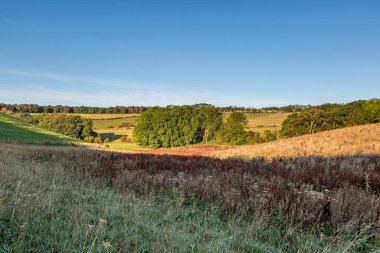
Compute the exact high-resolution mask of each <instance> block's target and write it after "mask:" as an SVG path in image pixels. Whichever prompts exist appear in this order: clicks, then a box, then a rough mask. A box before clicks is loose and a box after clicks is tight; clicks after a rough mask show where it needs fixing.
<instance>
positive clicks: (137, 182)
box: [0, 144, 380, 252]
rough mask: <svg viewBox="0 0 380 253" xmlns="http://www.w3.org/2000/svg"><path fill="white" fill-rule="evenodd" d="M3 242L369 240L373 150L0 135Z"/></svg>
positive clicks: (375, 208)
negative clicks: (149, 145) (156, 148)
mask: <svg viewBox="0 0 380 253" xmlns="http://www.w3.org/2000/svg"><path fill="white" fill-rule="evenodd" d="M0 145H1V149H0V158H1V159H0V191H1V192H3V193H4V194H3V197H2V198H1V202H0V206H1V212H0V217H1V219H0V220H1V230H0V249H1V251H2V252H12V251H16V252H24V251H35V252H56V251H62V250H65V251H75V252H78V251H81V252H83V251H86V252H88V251H90V252H357V251H360V252H370V251H371V250H373V249H374V248H375V247H378V246H380V245H379V244H378V243H379V241H378V239H377V237H376V233H377V232H378V229H379V225H380V224H379V222H380V221H379V216H380V200H379V196H378V192H379V190H380V160H379V157H376V156H352V157H336V158H323V157H303V158H294V159H280V158H279V159H274V160H271V161H269V160H263V159H254V160H248V161H245V160H241V159H228V160H220V159H215V158H206V157H193V156H154V155H144V154H117V153H114V152H104V151H96V150H89V149H85V148H80V147H54V146H50V147H46V146H31V145H28V146H25V145H14V144H0Z"/></svg>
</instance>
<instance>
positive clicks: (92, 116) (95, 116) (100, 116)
mask: <svg viewBox="0 0 380 253" xmlns="http://www.w3.org/2000/svg"><path fill="white" fill-rule="evenodd" d="M70 115H79V116H81V117H83V118H86V119H121V118H135V117H137V116H139V114H133V113H131V114H80V113H70Z"/></svg>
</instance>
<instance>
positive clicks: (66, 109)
mask: <svg viewBox="0 0 380 253" xmlns="http://www.w3.org/2000/svg"><path fill="white" fill-rule="evenodd" d="M146 109H147V107H145V106H113V107H93V106H63V105H43V106H40V105H37V104H3V103H1V104H0V111H12V112H15V113H65V114H68V113H79V114H127V113H142V112H144V111H145V110H146Z"/></svg>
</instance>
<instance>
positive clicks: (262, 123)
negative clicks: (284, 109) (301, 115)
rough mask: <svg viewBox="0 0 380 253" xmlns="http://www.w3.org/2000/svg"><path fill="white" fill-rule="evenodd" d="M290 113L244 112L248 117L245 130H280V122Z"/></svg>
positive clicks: (259, 131)
mask: <svg viewBox="0 0 380 253" xmlns="http://www.w3.org/2000/svg"><path fill="white" fill-rule="evenodd" d="M290 114H291V113H245V115H247V119H248V128H247V130H249V131H253V132H258V133H261V134H262V133H264V131H265V130H270V131H274V130H280V129H281V124H282V122H283V121H284V120H285V119H286V118H287V117H288V116H289V115H290Z"/></svg>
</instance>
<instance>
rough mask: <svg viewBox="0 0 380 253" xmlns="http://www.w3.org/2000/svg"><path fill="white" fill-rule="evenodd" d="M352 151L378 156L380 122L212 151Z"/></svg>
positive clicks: (286, 153)
mask: <svg viewBox="0 0 380 253" xmlns="http://www.w3.org/2000/svg"><path fill="white" fill-rule="evenodd" d="M356 154H375V155H380V124H379V123H378V124H370V125H362V126H354V127H347V128H342V129H337V130H331V131H325V132H320V133H316V134H309V135H304V136H299V137H294V138H290V139H282V140H278V141H274V142H268V143H263V144H257V145H246V146H241V147H235V148H232V149H228V150H222V151H216V152H214V153H213V154H212V155H213V156H217V157H245V158H252V157H258V156H262V157H273V156H285V157H296V156H310V155H320V156H339V155H356Z"/></svg>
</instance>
